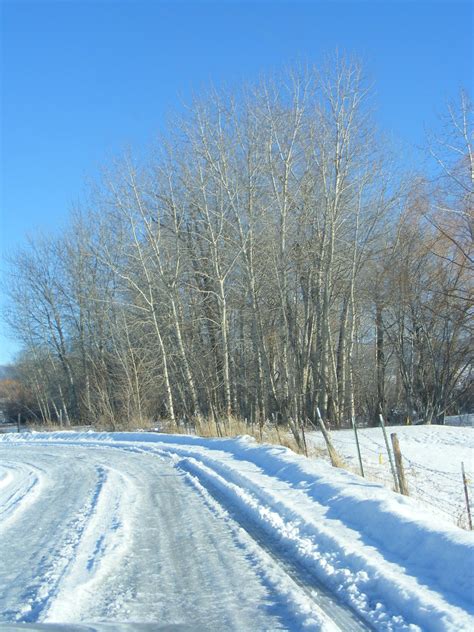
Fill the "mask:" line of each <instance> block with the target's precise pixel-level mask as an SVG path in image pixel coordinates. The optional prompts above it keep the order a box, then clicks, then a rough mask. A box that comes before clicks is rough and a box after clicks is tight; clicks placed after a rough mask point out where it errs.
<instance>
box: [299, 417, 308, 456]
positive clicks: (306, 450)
mask: <svg viewBox="0 0 474 632" xmlns="http://www.w3.org/2000/svg"><path fill="white" fill-rule="evenodd" d="M301 434H302V435H303V447H304V453H305V456H306V457H307V456H308V446H307V444H306V434H305V432H304V423H303V422H301Z"/></svg>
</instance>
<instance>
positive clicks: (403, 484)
mask: <svg viewBox="0 0 474 632" xmlns="http://www.w3.org/2000/svg"><path fill="white" fill-rule="evenodd" d="M390 438H391V440H392V446H393V454H394V455H395V465H396V467H397V475H398V485H399V487H400V494H403V495H404V496H409V493H408V485H407V481H406V478H405V470H404V469H403V461H402V452H401V450H400V444H399V442H398V437H397V433H396V432H392V434H391V435H390Z"/></svg>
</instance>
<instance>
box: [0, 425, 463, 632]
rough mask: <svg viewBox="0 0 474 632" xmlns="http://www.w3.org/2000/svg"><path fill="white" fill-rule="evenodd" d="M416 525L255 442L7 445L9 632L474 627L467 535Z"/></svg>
mask: <svg viewBox="0 0 474 632" xmlns="http://www.w3.org/2000/svg"><path fill="white" fill-rule="evenodd" d="M417 511H418V509H417V507H416V505H414V504H413V503H412V504H411V501H410V499H405V498H401V497H395V495H394V494H392V493H391V492H388V491H387V490H384V489H382V488H381V487H379V486H376V485H371V484H367V483H365V482H363V481H361V479H358V478H357V477H355V476H352V475H350V474H348V473H347V472H342V471H337V470H334V469H332V468H330V467H328V466H327V465H326V464H325V463H311V462H309V461H307V460H305V459H303V458H302V457H298V456H296V455H294V454H293V453H291V452H290V451H288V450H285V449H283V448H274V447H273V448H272V447H269V446H258V445H257V444H255V443H254V442H252V441H251V440H249V439H245V438H243V439H238V440H221V441H212V440H205V439H196V438H193V437H183V436H180V437H177V436H170V435H168V436H163V435H150V434H148V435H145V434H106V433H102V434H93V433H88V434H75V433H54V434H49V435H13V434H11V435H4V436H3V437H1V438H0V547H1V549H0V630H1V629H9V628H8V623H10V624H13V623H15V624H21V623H29V624H33V623H38V622H40V623H41V622H48V623H63V624H64V623H66V624H67V623H70V624H72V623H76V624H77V623H96V622H108V623H109V624H110V623H111V622H124V623H125V622H134V623H153V624H155V625H156V629H157V630H158V629H160V627H161V626H163V629H166V626H168V625H178V626H182V627H179V628H177V629H183V630H184V629H189V630H195V631H199V630H210V631H214V630H215V631H217V630H219V631H221V630H242V631H249V632H250V631H260V630H269V631H273V630H295V631H296V630H342V631H343V632H351V631H352V630H354V631H355V630H363V629H376V630H410V631H412V632H414V631H415V630H423V631H427V632H428V631H431V630H433V631H437V630H439V631H441V630H442V631H446V630H453V631H454V630H456V631H461V630H469V629H473V624H474V617H473V607H472V601H471V597H472V583H471V582H472V561H473V558H472V553H473V550H474V540H473V538H472V534H468V533H465V532H462V531H460V530H456V529H455V528H454V527H450V526H449V525H448V524H446V525H441V526H439V525H434V526H433V525H430V524H429V522H430V519H429V518H430V517H429V516H427V515H424V514H419V513H418V514H417ZM470 569H471V570H470ZM364 621H365V623H364ZM2 624H3V626H5V627H2ZM117 626H118V624H117ZM11 629H15V630H16V629H17V628H16V627H15V628H11ZM18 629H21V628H18ZM35 629H41V627H38V628H36V627H35ZM45 629H49V627H48V628H45ZM51 629H54V628H51ZM61 629H64V628H61ZM65 629H68V628H67V626H66V628H65ZM71 629H72V628H71ZM97 629H100V626H97ZM107 629H108V628H107ZM117 629H119V627H117ZM147 629H148V628H147Z"/></svg>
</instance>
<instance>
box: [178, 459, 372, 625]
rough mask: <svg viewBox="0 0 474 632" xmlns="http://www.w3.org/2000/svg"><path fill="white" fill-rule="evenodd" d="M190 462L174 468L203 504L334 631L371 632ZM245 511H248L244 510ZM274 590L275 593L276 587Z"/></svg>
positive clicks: (249, 515) (187, 460)
mask: <svg viewBox="0 0 474 632" xmlns="http://www.w3.org/2000/svg"><path fill="white" fill-rule="evenodd" d="M193 461H194V459H188V458H185V459H182V460H180V461H179V462H178V463H177V467H178V468H179V469H182V470H183V471H185V472H186V473H187V474H188V477H189V481H190V482H191V484H192V485H193V486H194V487H195V489H197V491H198V492H199V493H200V494H201V495H202V496H203V497H204V499H205V500H206V502H208V499H207V498H206V495H207V494H208V495H210V496H211V497H212V498H213V499H214V500H215V501H216V502H217V503H218V505H219V506H220V507H221V509H223V510H224V515H227V516H228V517H230V518H231V520H232V521H234V522H235V523H236V524H237V525H239V526H240V527H241V528H242V529H243V530H244V531H245V532H246V533H247V535H248V536H249V537H250V538H251V540H253V542H254V543H256V544H257V547H258V548H260V549H262V550H263V551H264V552H265V553H266V554H267V556H268V558H269V559H270V561H271V562H272V563H273V564H275V565H276V566H277V568H278V569H279V570H280V571H282V572H283V573H285V574H286V575H287V576H288V577H289V578H290V580H291V581H292V582H293V583H294V584H295V587H297V589H298V590H299V591H301V592H302V593H303V594H305V595H306V597H308V598H309V599H310V600H311V601H312V602H313V603H314V604H315V606H316V607H317V608H318V609H319V610H321V611H322V612H323V613H324V615H326V617H328V619H329V620H330V621H331V622H332V623H334V624H335V626H336V627H337V629H338V630H341V632H362V631H367V630H373V629H374V628H373V627H372V626H371V625H370V624H369V623H368V622H366V621H364V620H362V619H361V618H360V616H359V614H358V613H357V612H355V611H353V610H352V609H351V608H350V607H349V606H347V605H346V604H343V603H341V601H340V600H339V599H338V597H337V596H336V595H335V594H334V593H332V592H331V591H330V590H329V589H328V588H326V587H325V586H324V585H323V584H322V582H321V581H319V580H318V579H317V577H316V576H315V575H314V574H312V573H311V572H310V571H309V570H308V568H307V567H305V566H304V565H303V564H302V563H299V562H298V560H297V559H296V558H295V557H294V556H291V555H289V553H288V550H287V549H286V548H285V545H284V544H282V543H281V542H278V540H277V539H276V538H275V537H272V534H271V533H269V531H268V530H266V529H265V528H264V527H263V526H262V525H261V524H260V522H259V520H258V519H255V520H253V519H252V517H251V514H250V512H249V511H247V512H246V513H244V512H242V511H241V510H239V506H238V505H239V503H238V502H236V498H233V499H232V498H231V496H230V494H229V493H228V490H224V489H223V487H222V486H221V485H219V481H218V480H216V479H214V478H213V477H212V476H206V474H205V472H204V471H203V470H202V469H200V468H199V467H196V465H197V462H194V463H193ZM226 491H227V493H226ZM247 509H249V507H248V506H247ZM254 554H256V553H254ZM270 581H272V580H270ZM275 587H276V588H277V589H278V583H276V585H275Z"/></svg>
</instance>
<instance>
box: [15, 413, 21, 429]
mask: <svg viewBox="0 0 474 632" xmlns="http://www.w3.org/2000/svg"><path fill="white" fill-rule="evenodd" d="M20 424H21V413H18V417H17V419H16V429H17V431H18V432H21V428H20Z"/></svg>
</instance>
